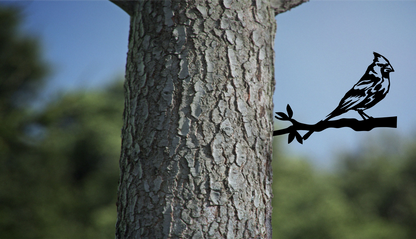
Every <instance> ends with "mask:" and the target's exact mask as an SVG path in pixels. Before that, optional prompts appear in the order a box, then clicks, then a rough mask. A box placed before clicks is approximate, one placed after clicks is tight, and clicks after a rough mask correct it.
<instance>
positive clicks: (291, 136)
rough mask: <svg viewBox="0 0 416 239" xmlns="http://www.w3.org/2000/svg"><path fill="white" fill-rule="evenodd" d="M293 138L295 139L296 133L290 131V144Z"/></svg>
mask: <svg viewBox="0 0 416 239" xmlns="http://www.w3.org/2000/svg"><path fill="white" fill-rule="evenodd" d="M293 139H295V134H294V133H293V132H290V133H289V138H288V142H287V143H288V144H290V143H292V141H293Z"/></svg>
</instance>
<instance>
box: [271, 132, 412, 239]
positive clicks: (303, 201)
mask: <svg viewBox="0 0 416 239" xmlns="http://www.w3.org/2000/svg"><path fill="white" fill-rule="evenodd" d="M274 143H275V145H274V147H275V150H274V152H276V153H275V155H274V162H273V175H274V184H273V193H274V199H273V207H274V211H273V220H272V223H273V238H278V239H295V238H296V239H300V238H305V239H306V238H339V239H344V238H345V239H354V238H359V239H379V238H382V239H383V238H385V239H388V238H395V239H398V238H400V239H413V238H416V140H410V141H408V142H404V140H401V139H400V137H393V136H388V135H384V136H383V135H382V136H380V135H379V137H378V138H374V139H370V140H367V142H366V143H365V144H363V147H362V149H360V150H359V151H357V152H354V153H344V154H340V156H339V158H338V159H337V162H338V165H337V167H336V169H335V170H334V171H331V172H329V171H319V170H317V169H315V168H314V167H312V165H311V164H310V163H308V161H307V160H305V159H289V158H288V157H285V156H284V155H279V154H278V152H281V151H279V144H278V143H277V142H274ZM280 147H281V146H280Z"/></svg>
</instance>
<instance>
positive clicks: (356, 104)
mask: <svg viewBox="0 0 416 239" xmlns="http://www.w3.org/2000/svg"><path fill="white" fill-rule="evenodd" d="M393 71H394V69H393V67H392V66H391V65H390V62H389V61H388V60H387V59H386V58H385V57H384V56H382V55H380V54H378V53H376V52H374V60H373V63H372V64H371V65H369V66H368V68H367V71H366V72H365V73H364V75H363V76H362V77H361V79H360V80H359V81H358V82H357V84H355V85H354V86H353V87H352V88H351V89H350V90H349V91H348V92H347V93H346V94H345V96H344V97H343V98H342V99H341V101H340V103H339V105H338V107H336V108H335V110H333V111H332V112H331V113H330V114H329V115H327V117H326V118H325V119H324V120H321V121H320V122H318V123H317V124H315V125H308V124H303V123H299V122H297V121H296V120H294V119H292V116H293V111H292V109H291V108H290V106H289V105H288V106H287V107H286V110H287V114H285V113H283V112H276V114H277V115H278V116H280V117H277V116H275V117H276V118H277V119H279V120H284V121H290V122H291V123H292V124H293V125H292V126H291V127H289V128H287V129H283V130H277V131H274V133H273V135H280V134H285V133H289V143H290V142H292V141H293V139H294V138H296V140H297V141H298V142H299V143H302V142H303V140H306V139H308V138H309V137H310V136H311V134H312V133H313V132H315V131H322V130H324V129H326V128H329V127H334V128H340V127H350V128H352V129H354V130H356V131H363V130H365V131H369V130H371V129H373V128H375V127H392V128H396V127H397V117H387V118H373V117H371V116H368V115H367V114H366V113H364V110H367V109H369V108H371V107H373V106H374V105H376V104H377V103H378V102H380V101H381V100H382V99H384V97H385V96H386V94H387V93H388V92H389V89H390V72H393ZM349 110H355V111H357V112H358V113H359V114H360V116H361V117H362V118H363V121H358V120H356V119H340V120H336V121H330V119H332V118H334V117H336V116H339V115H341V114H344V113H346V112H347V111H349ZM297 130H309V132H307V133H306V134H305V135H304V136H303V137H301V136H300V134H299V133H298V132H297Z"/></svg>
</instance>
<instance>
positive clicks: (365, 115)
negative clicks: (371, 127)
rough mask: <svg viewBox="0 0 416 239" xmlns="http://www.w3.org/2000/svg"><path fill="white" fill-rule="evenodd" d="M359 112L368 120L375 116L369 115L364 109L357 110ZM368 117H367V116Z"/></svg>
mask: <svg viewBox="0 0 416 239" xmlns="http://www.w3.org/2000/svg"><path fill="white" fill-rule="evenodd" d="M357 112H358V113H359V114H360V115H361V117H363V119H364V120H367V119H371V118H373V117H371V116H368V115H367V114H366V113H364V111H362V110H357ZM366 117H367V118H366Z"/></svg>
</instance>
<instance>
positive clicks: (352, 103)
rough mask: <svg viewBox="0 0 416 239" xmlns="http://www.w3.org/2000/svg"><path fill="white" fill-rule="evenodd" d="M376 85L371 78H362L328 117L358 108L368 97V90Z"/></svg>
mask: <svg viewBox="0 0 416 239" xmlns="http://www.w3.org/2000/svg"><path fill="white" fill-rule="evenodd" d="M373 86H374V81H372V80H371V79H366V78H361V80H360V81H358V82H357V84H355V85H354V86H353V87H352V88H351V89H350V90H349V91H348V92H347V93H346V94H345V96H344V97H343V98H342V99H341V101H340V102H339V105H338V107H337V108H336V109H335V110H334V111H332V112H331V113H330V114H329V115H328V116H327V119H330V118H332V117H335V116H338V115H340V114H343V113H345V112H347V111H349V110H351V109H356V108H357V107H358V106H359V105H360V104H362V103H363V102H364V101H365V100H366V98H367V97H368V91H369V90H371V88H372V87H373Z"/></svg>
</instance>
